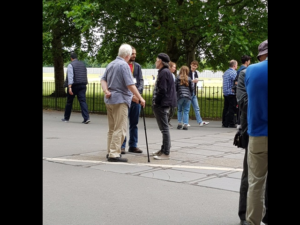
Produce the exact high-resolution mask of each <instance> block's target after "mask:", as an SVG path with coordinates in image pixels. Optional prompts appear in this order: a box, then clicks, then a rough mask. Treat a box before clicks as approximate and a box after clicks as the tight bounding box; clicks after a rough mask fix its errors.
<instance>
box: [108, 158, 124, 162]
mask: <svg viewBox="0 0 300 225" xmlns="http://www.w3.org/2000/svg"><path fill="white" fill-rule="evenodd" d="M107 161H108V162H127V161H128V160H127V159H126V158H121V157H116V158H111V157H108V159H107Z"/></svg>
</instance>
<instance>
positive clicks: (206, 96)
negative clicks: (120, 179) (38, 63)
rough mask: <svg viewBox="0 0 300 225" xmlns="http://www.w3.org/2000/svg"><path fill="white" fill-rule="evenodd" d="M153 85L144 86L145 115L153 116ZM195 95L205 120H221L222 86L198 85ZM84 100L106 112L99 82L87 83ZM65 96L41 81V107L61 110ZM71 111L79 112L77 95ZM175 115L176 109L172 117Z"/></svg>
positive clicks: (94, 110)
mask: <svg viewBox="0 0 300 225" xmlns="http://www.w3.org/2000/svg"><path fill="white" fill-rule="evenodd" d="M152 94H153V85H147V86H145V87H144V91H143V94H142V96H143V98H144V99H145V100H146V107H145V108H144V113H145V116H146V117H154V115H153V112H152V107H151V105H152ZM197 97H198V103H199V107H200V115H201V117H202V119H203V120H204V119H206V120H208V119H209V120H221V119H222V113H223V102H224V97H223V92H222V87H201V88H200V87H198V88H197ZM86 101H87V105H88V109H89V112H90V113H98V114H106V106H105V103H104V94H103V91H102V88H101V84H100V83H99V82H95V83H89V84H88V85H87V92H86ZM65 104H66V97H57V95H56V94H55V83H54V82H52V81H50V82H49V81H47V82H45V81H44V82H43V109H52V110H58V111H63V110H64V109H65ZM192 108H193V106H191V110H190V114H189V116H190V119H195V113H194V110H193V109H192ZM72 111H74V112H75V111H76V112H80V111H81V109H80V105H79V102H78V100H77V97H75V98H74V102H73V108H72ZM176 117H177V110H175V114H174V116H173V119H174V118H176Z"/></svg>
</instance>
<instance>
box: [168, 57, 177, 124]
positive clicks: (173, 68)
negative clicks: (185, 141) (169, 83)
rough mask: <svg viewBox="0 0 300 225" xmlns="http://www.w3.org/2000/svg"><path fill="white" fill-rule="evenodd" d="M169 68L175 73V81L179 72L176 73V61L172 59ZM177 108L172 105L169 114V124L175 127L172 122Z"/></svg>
mask: <svg viewBox="0 0 300 225" xmlns="http://www.w3.org/2000/svg"><path fill="white" fill-rule="evenodd" d="M169 69H170V71H171V73H172V75H173V79H174V81H175V79H176V77H177V74H176V63H174V62H171V61H170V62H169ZM176 101H177V99H176ZM175 110H176V107H170V113H169V115H168V124H169V127H170V128H173V126H172V124H171V123H170V122H171V119H172V117H173V116H174V114H175Z"/></svg>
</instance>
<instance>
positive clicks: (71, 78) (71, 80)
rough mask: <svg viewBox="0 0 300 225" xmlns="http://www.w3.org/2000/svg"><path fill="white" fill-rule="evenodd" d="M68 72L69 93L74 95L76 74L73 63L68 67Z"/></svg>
mask: <svg viewBox="0 0 300 225" xmlns="http://www.w3.org/2000/svg"><path fill="white" fill-rule="evenodd" d="M67 70H68V72H67V74H68V91H69V94H70V95H73V91H72V84H73V83H74V73H73V66H72V64H71V63H70V64H69V65H68V68H67Z"/></svg>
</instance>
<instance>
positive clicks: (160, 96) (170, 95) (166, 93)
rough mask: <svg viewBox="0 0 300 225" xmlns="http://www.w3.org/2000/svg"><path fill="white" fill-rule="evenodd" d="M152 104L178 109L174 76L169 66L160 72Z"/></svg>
mask: <svg viewBox="0 0 300 225" xmlns="http://www.w3.org/2000/svg"><path fill="white" fill-rule="evenodd" d="M152 104H153V105H158V106H162V107H176V105H177V101H176V90H175V83H174V79H173V75H172V73H171V71H170V70H169V68H168V67H167V66H164V67H163V68H161V69H159V70H158V74H157V78H156V82H155V86H154V91H153V98H152Z"/></svg>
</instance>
